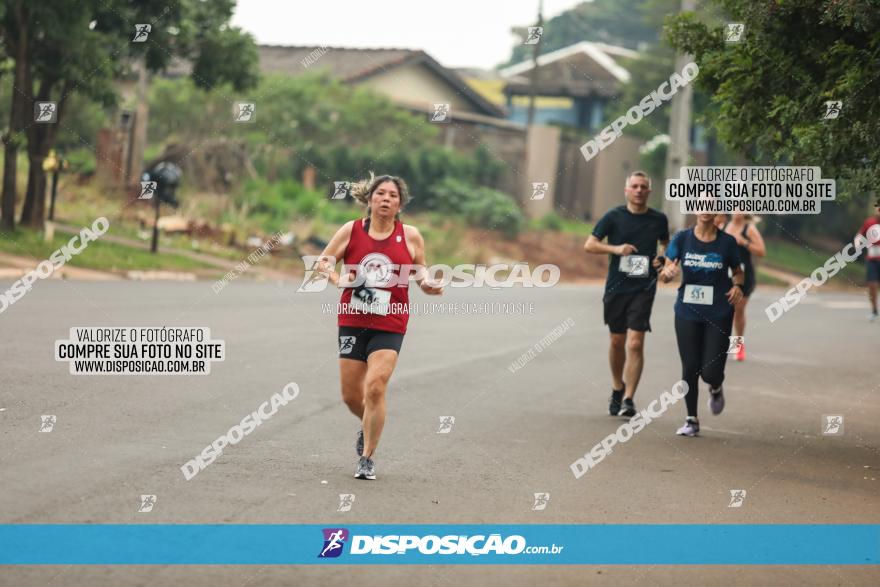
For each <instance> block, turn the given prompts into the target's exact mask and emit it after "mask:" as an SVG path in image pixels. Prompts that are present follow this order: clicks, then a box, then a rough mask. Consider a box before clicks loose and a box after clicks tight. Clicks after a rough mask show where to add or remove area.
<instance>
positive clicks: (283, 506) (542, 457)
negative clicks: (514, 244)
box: [0, 280, 880, 587]
mask: <svg viewBox="0 0 880 587" xmlns="http://www.w3.org/2000/svg"><path fill="white" fill-rule="evenodd" d="M10 283H11V282H10V281H8V280H7V281H3V282H0V286H2V288H3V290H5V289H6V288H8V287H9V285H10ZM295 288H296V285H295V284H292V283H289V282H287V283H274V282H264V283H253V282H246V281H244V280H239V281H235V282H233V283H231V284H229V285H228V286H227V287H226V288H225V289H223V290H222V291H220V292H219V293H216V294H215V293H214V292H213V291H212V289H211V283H210V282H195V283H161V282H150V283H134V282H108V283H95V282H79V281H67V282H60V281H54V280H53V281H43V282H37V283H36V285H35V287H34V289H33V290H32V291H31V292H30V293H28V294H27V295H26V296H25V297H23V298H22V299H20V300H18V301H17V302H16V303H15V304H14V305H12V306H10V307H9V308H7V309H6V311H5V312H3V313H2V314H0V327H2V333H3V334H2V335H3V342H4V344H3V350H4V352H3V386H2V389H0V409H2V411H0V422H2V431H3V437H2V438H3V448H2V451H0V460H2V470H3V481H2V491H0V515H2V522H3V523H89V524H96V523H123V524H124V523H273V524H277V523H289V524H298V523H308V524H329V525H335V524H355V523H367V524H372V523H453V524H467V523H508V524H517V523H524V524H533V523H547V524H553V523H567V524H577V523H585V524H586V523H588V524H603V523H619V524H632V523H676V524H678V523H681V524H685V523H696V524H704V523H710V524H711V523H718V524H723V523H734V524H739V523H755V524H765V523H766V524H784V523H793V524H804V523H823V524H844V523H878V522H880V482H878V480H877V478H878V477H880V474H878V473H880V458H878V446H880V427H878V425H877V422H878V420H880V407H878V397H880V386H878V384H880V380H878V377H877V367H878V360H877V348H878V346H877V345H878V342H880V324H869V323H868V322H867V319H866V318H867V309H866V303H867V301H866V300H865V299H864V298H863V297H862V296H856V295H852V294H823V293H822V292H821V291H818V292H817V291H811V292H810V293H809V295H808V297H807V299H805V300H804V301H803V302H802V303H801V304H800V305H799V306H797V307H796V308H794V309H793V310H792V311H791V312H789V313H788V314H786V315H784V316H783V317H782V318H780V319H779V320H778V321H777V322H775V323H773V324H771V323H769V321H768V320H767V319H766V317H765V316H764V314H763V307H764V306H765V305H766V304H767V303H769V302H770V301H771V300H772V299H774V298H775V297H778V296H779V295H780V290H773V289H769V288H763V289H762V288H759V289H758V292H757V293H756V294H755V296H754V299H753V300H752V303H751V306H750V316H749V317H750V324H749V328H748V331H747V335H746V346H747V349H748V360H747V362H745V363H741V364H740V363H733V362H730V363H729V364H728V370H727V381H726V383H725V391H726V395H727V408H726V409H725V412H724V414H723V415H721V416H719V417H712V416H711V415H709V414H708V413H707V410H706V409H705V406H704V403H703V402H704V399H703V397H701V415H702V418H701V421H702V426H703V428H702V437H700V438H696V439H686V438H681V437H677V436H675V435H674V432H675V429H676V428H677V427H678V426H679V425H680V423H681V421H682V420H683V416H684V405H683V403H684V402H681V403H680V404H678V405H675V406H673V407H672V408H671V409H670V410H669V412H667V413H666V414H664V415H663V416H662V417H661V418H660V419H658V420H656V421H654V422H653V423H651V424H650V425H649V426H647V427H646V428H645V429H644V430H643V431H642V432H640V433H639V434H638V435H636V436H635V437H633V438H632V439H631V440H630V441H629V442H627V443H626V444H622V445H618V447H616V448H615V449H614V452H613V453H612V454H610V455H609V456H608V457H607V458H606V459H605V460H604V461H603V462H602V463H600V464H599V465H598V466H597V467H595V468H594V469H593V470H591V471H590V472H588V473H587V474H586V475H585V476H584V477H582V478H580V479H575V477H574V476H573V474H572V472H571V470H570V468H569V465H570V464H571V463H572V462H573V461H574V460H575V459H576V458H578V457H579V456H582V455H583V454H584V453H585V452H588V451H589V449H590V448H591V447H592V446H593V445H595V444H596V443H598V442H599V441H600V440H601V439H602V438H603V437H604V436H606V435H607V434H609V433H611V432H613V431H614V430H615V428H616V427H617V426H618V425H619V424H620V423H621V420H620V419H618V418H612V417H609V416H608V415H607V413H606V410H607V396H608V394H609V389H610V381H609V375H608V369H607V333H606V329H605V327H604V325H603V324H602V310H601V294H602V292H601V288H600V287H598V286H562V285H560V286H557V287H554V288H550V289H524V288H516V289H510V290H495V291H493V290H490V289H452V290H448V291H447V293H446V294H445V295H444V296H443V297H442V298H427V297H426V296H424V295H422V294H421V292H418V291H413V292H412V297H413V301H415V302H418V303H422V302H446V303H455V302H460V303H466V302H481V301H493V302H503V303H518V304H531V306H528V307H527V312H528V311H530V313H527V314H526V315H510V314H494V315H450V314H448V313H447V314H445V315H439V314H434V315H420V316H416V317H413V318H412V319H411V322H410V332H409V334H408V335H407V337H406V339H405V342H404V346H403V350H402V354H401V358H400V362H399V364H398V368H397V371H396V372H395V374H394V376H393V378H392V380H391V384H390V387H389V391H388V406H389V415H388V421H387V425H386V428H385V432H384V434H383V436H382V442H381V445H380V450H379V452H378V453H377V455H376V463H377V473H378V476H379V480H378V481H376V482H365V481H358V480H355V479H353V478H352V473H353V471H354V467H355V464H356V459H355V455H354V452H353V446H352V445H353V441H354V435H355V432H356V430H357V428H358V425H357V422H356V421H355V420H354V418H353V417H352V416H351V415H350V414H349V413H348V411H347V409H346V408H345V407H344V405H343V404H342V402H341V401H340V398H339V390H338V373H337V355H336V350H337V346H336V345H337V338H336V337H337V335H336V326H335V317H334V316H333V315H331V314H324V313H322V307H321V305H322V304H326V303H332V302H335V300H336V298H335V294H334V293H333V292H330V291H327V292H324V293H315V294H297V293H295ZM673 293H674V292H673V290H672V289H662V290H661V291H660V292H659V294H658V298H657V301H656V303H655V309H654V317H653V320H652V325H653V329H654V331H653V333H651V334H650V335H649V336H648V339H647V346H646V368H645V372H644V376H643V379H642V384H641V386H640V389H639V393H638V395H637V397H636V404H637V406H645V405H647V403H648V402H649V401H650V400H651V399H653V398H656V397H658V396H659V394H660V393H661V392H662V391H665V390H669V389H670V388H671V387H672V385H673V384H674V383H675V382H676V381H677V380H678V379H679V368H680V367H679V362H678V356H677V351H676V348H675V339H674V333H673V328H672V302H673ZM520 309H522V307H520ZM567 320H568V321H569V324H571V323H573V325H572V326H571V328H570V329H568V330H567V331H566V332H565V333H564V334H563V335H562V336H561V337H559V338H558V340H556V341H555V342H553V343H552V344H550V345H549V346H548V347H547V348H544V349H543V350H542V351H541V352H540V353H536V354H535V356H534V358H532V359H530V360H528V361H527V362H526V363H525V364H524V365H523V366H522V368H520V369H518V370H515V373H512V372H511V370H510V369H509V368H508V367H509V366H510V365H511V364H512V363H513V362H514V361H516V360H517V359H518V358H520V356H521V355H522V354H523V353H524V352H526V351H527V349H528V348H530V347H532V348H533V347H534V345H535V344H536V343H538V342H539V341H540V340H541V339H542V338H544V337H545V336H547V335H548V334H549V333H550V332H551V331H552V330H553V329H554V328H555V327H557V326H559V325H560V324H562V323H564V322H565V321H567ZM172 325H173V326H197V327H203V326H207V327H210V328H211V334H212V337H213V338H215V339H222V340H224V341H225V344H226V352H227V358H226V360H225V361H223V362H219V363H214V364H213V366H212V369H211V374H210V375H207V376H201V377H200V376H143V375H142V376H74V375H70V374H69V373H68V366H67V364H66V363H62V362H56V361H55V360H54V354H53V345H54V341H55V340H57V339H65V338H67V335H68V331H69V329H70V328H71V327H78V326H172ZM291 381H294V382H296V383H297V384H298V385H299V387H300V390H301V391H300V395H299V397H298V398H297V399H296V400H294V401H293V402H291V403H290V404H288V405H287V406H285V407H282V408H281V409H280V410H279V411H278V413H277V414H276V415H275V416H273V417H272V419H270V420H268V421H266V422H265V423H263V424H262V425H261V426H260V427H259V428H257V429H256V430H255V431H254V432H253V433H251V434H250V435H249V436H247V437H245V438H244V439H243V440H242V441H241V442H239V443H238V444H237V445H236V446H234V447H230V448H227V449H226V451H225V452H224V454H223V455H222V456H221V457H220V458H219V459H218V460H217V461H216V462H214V463H213V464H211V465H210V466H209V467H207V468H206V469H205V470H203V471H202V472H200V473H199V474H198V475H197V476H196V477H195V478H193V479H192V480H190V481H186V480H185V479H184V476H183V474H182V473H181V471H180V466H181V465H182V464H183V463H184V462H186V461H187V460H189V459H190V458H192V457H193V456H195V455H196V454H197V453H198V452H199V451H201V449H202V448H203V447H205V446H206V445H207V444H209V443H210V442H211V441H212V440H214V439H215V438H217V437H218V436H219V435H221V434H223V433H225V432H226V431H227V430H228V429H229V428H230V427H231V426H232V425H234V424H236V423H238V422H239V421H240V420H241V419H242V418H243V417H244V416H245V415H247V414H248V413H250V412H252V411H253V410H255V409H256V407H257V406H258V405H260V403H261V402H263V401H266V400H267V399H269V397H270V396H271V395H272V394H273V393H275V392H277V391H280V390H281V388H282V387H283V386H284V385H285V384H287V383H288V382H291ZM703 393H704V394H705V388H703ZM47 414H51V415H55V416H56V418H57V420H56V423H55V425H54V429H53V430H52V432H51V433H40V432H39V428H40V423H41V415H47ZM825 414H841V415H843V416H844V418H845V427H844V433H843V434H841V435H834V436H826V435H822V434H821V425H822V418H823V415H825ZM442 416H454V418H455V421H454V424H453V427H452V429H451V430H450V431H449V432H448V433H445V434H438V433H437V430H438V428H439V426H440V417H442ZM324 481H326V483H323V482H324ZM733 489H743V490H745V491H746V498H745V500H744V502H743V505H742V506H741V507H737V508H730V507H728V505H729V502H730V500H729V495H730V490H733ZM539 492H546V493H549V494H550V501H549V503H548V506H547V507H546V509H544V510H542V511H534V510H533V509H532V506H533V505H534V493H539ZM142 494H154V495H156V496H157V501H156V504H155V506H154V508H153V510H152V511H151V512H148V513H144V512H138V511H137V510H138V507H139V505H140V495H142ZM339 494H355V495H356V499H355V501H354V502H353V506H352V508H351V510H350V511H348V512H339V511H337V509H338V506H339ZM706 548H707V549H720V548H724V545H717V544H716V545H713V544H707V545H706ZM878 580H880V573H878V570H877V567H861V566H859V567H844V566H836V567H831V566H811V567H784V566H780V567H745V568H734V567H728V566H714V567H712V566H690V567H671V566H628V565H620V566H615V565H602V566H587V567H576V566H555V567H528V566H493V567H480V566H418V567H405V566H393V565H391V566H372V567H357V566H345V567H335V568H326V567H319V566H307V567H277V566H242V567H232V566H215V567H202V566H180V567H161V566H130V567H78V566H55V567H42V568H41V567H5V568H3V569H2V570H0V583H2V584H5V585H180V584H186V585H210V586H212V587H216V586H220V585H236V586H245V585H281V584H287V585H291V584H296V585H308V584H321V585H382V586H388V585H415V584H419V585H421V584H425V585H438V586H459V585H536V584H542V585H569V584H579V585H580V584H594V583H595V584H608V585H620V584H647V585H651V584H658V585H675V584H680V583H683V582H687V583H695V584H708V585H729V584H780V585H786V584H790V585H795V584H804V583H811V584H823V585H849V584H856V585H868V584H877V583H878Z"/></svg>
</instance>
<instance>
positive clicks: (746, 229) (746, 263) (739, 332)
mask: <svg viewBox="0 0 880 587" xmlns="http://www.w3.org/2000/svg"><path fill="white" fill-rule="evenodd" d="M725 218H726V217H725ZM760 221H761V219H760V218H756V217H754V216H752V215H751V214H733V215H732V218H731V219H730V221H726V220H725V222H724V224H723V225H722V227H721V230H723V231H724V232H726V233H727V234H729V235H730V236H732V237H733V238H735V239H736V244H738V245H739V256H740V259H742V267H743V271H744V272H745V281H744V282H743V298H742V300H741V301H740V302H739V303H738V304H737V305H736V308H734V312H733V334H734V335H735V336H742V337H745V334H746V305H747V304H748V303H749V296H751V295H752V292H753V291H755V286H756V285H757V283H758V280H757V278H758V276H757V274H756V272H755V264H754V263H753V262H752V255H754V256H756V257H764V256H766V255H767V248H766V247H765V246H764V238H763V237H762V236H761V233H760V231H758V227H757V226H756V224H758V223H759V222H760ZM716 226H717V224H716ZM735 359H736V360H737V361H745V360H746V344H745V339H743V342H742V344H740V347H739V350H738V351H737V352H736V355H735Z"/></svg>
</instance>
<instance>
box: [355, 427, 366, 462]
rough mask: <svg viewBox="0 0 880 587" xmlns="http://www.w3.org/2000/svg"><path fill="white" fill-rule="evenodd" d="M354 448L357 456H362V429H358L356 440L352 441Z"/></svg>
mask: <svg viewBox="0 0 880 587" xmlns="http://www.w3.org/2000/svg"><path fill="white" fill-rule="evenodd" d="M354 450H356V451H357V453H358V456H362V455H363V454H364V431H363V430H358V433H357V442H355V443H354Z"/></svg>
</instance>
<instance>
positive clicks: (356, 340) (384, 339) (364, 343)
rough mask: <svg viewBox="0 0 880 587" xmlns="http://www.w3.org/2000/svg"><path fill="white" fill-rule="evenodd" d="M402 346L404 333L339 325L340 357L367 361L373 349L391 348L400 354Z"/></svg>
mask: <svg viewBox="0 0 880 587" xmlns="http://www.w3.org/2000/svg"><path fill="white" fill-rule="evenodd" d="M401 346H403V335H402V334H400V333H397V332H387V331H385V330H373V329H372V328H358V327H356V326H340V327H339V358H340V359H354V360H355V361H364V362H366V361H367V357H369V356H370V353H372V352H373V351H379V350H384V349H389V350H392V351H395V352H397V353H398V354H400V347H401Z"/></svg>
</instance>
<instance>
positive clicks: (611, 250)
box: [584, 234, 637, 255]
mask: <svg viewBox="0 0 880 587" xmlns="http://www.w3.org/2000/svg"><path fill="white" fill-rule="evenodd" d="M584 250H585V251H586V252H588V253H594V254H597V255H631V254H633V253H635V252H636V251H637V249H636V248H635V247H634V246H632V245H630V244H622V245H609V244H607V243H603V242H602V241H600V240H599V239H598V238H596V235H593V234H591V235H590V238H588V239H587V242H585V243H584Z"/></svg>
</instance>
